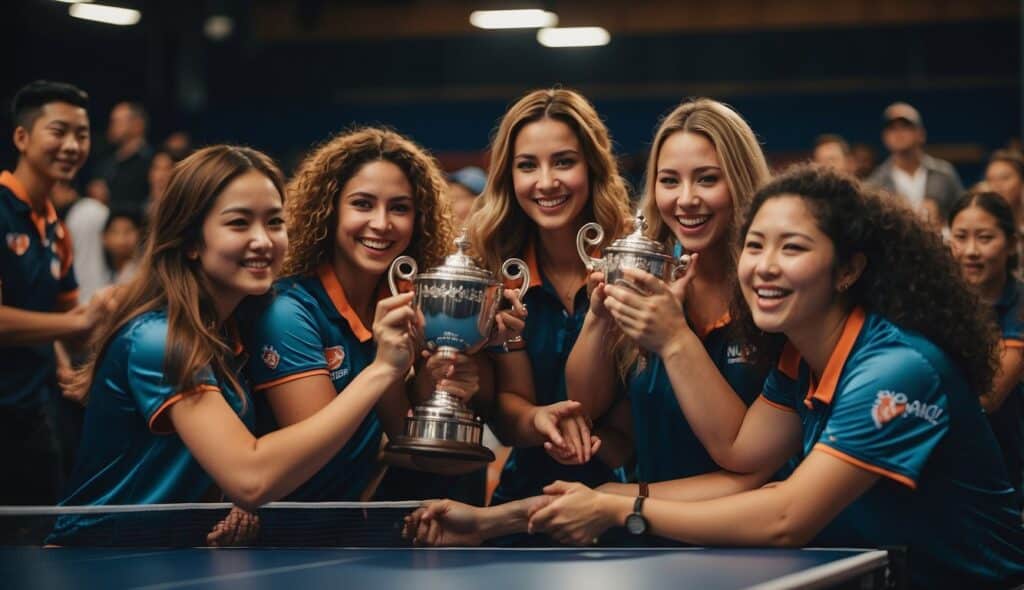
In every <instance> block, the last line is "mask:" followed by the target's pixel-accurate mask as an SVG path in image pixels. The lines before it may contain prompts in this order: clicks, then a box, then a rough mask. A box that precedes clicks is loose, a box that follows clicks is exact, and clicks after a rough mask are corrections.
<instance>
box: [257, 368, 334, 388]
mask: <svg viewBox="0 0 1024 590" xmlns="http://www.w3.org/2000/svg"><path fill="white" fill-rule="evenodd" d="M314 375H327V376H328V377H330V376H331V373H330V372H329V371H328V370H327V369H313V370H312V371H303V372H301V373H293V374H291V375H285V376H284V377H279V378H277V379H274V380H273V381H267V382H266V383H260V384H259V385H257V386H255V387H253V388H252V390H253V391H265V390H267V389H270V388H271V387H275V386H277V385H281V384H282V383H289V382H291V381H298V380H299V379H305V378H306V377H312V376H314Z"/></svg>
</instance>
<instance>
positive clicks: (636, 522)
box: [626, 512, 647, 535]
mask: <svg viewBox="0 0 1024 590" xmlns="http://www.w3.org/2000/svg"><path fill="white" fill-rule="evenodd" d="M626 530H627V531H629V532H630V534H633V535H642V534H644V533H645V532H647V521H646V520H645V519H644V517H643V516H641V515H639V514H637V513H635V512H634V513H633V514H630V515H629V516H627V517H626Z"/></svg>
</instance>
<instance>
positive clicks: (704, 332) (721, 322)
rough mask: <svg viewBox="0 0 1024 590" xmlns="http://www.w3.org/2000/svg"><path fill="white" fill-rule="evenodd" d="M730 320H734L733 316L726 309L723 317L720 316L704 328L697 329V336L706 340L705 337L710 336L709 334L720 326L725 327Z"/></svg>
mask: <svg viewBox="0 0 1024 590" xmlns="http://www.w3.org/2000/svg"><path fill="white" fill-rule="evenodd" d="M730 322H732V316H731V315H729V312H728V311H726V312H725V313H723V314H722V317H720V318H718V319H717V320H715V321H714V322H711V323H710V324H708V325H706V326H704V327H703V328H698V329H697V330H696V332H697V337H698V338H700V339H701V340H704V339H705V338H707V337H708V334H710V333H712V332H714V331H715V330H717V329H719V328H724V327H725V326H728V325H729V323H730Z"/></svg>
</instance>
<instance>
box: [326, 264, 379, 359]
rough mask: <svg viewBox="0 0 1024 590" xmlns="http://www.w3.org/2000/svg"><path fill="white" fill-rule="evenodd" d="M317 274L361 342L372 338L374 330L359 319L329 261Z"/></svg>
mask: <svg viewBox="0 0 1024 590" xmlns="http://www.w3.org/2000/svg"><path fill="white" fill-rule="evenodd" d="M317 276H318V277H319V278H320V284H322V285H323V286H324V291H326V292H327V296H328V297H330V298H331V303H333V304H334V308H335V309H336V310H338V313H340V314H341V317H343V318H345V320H346V321H347V322H348V325H349V327H350V328H352V333H354V334H355V335H356V338H358V339H359V341H360V342H366V341H368V340H370V339H372V338H373V332H371V331H370V330H367V329H366V326H364V325H363V320H361V319H359V314H357V313H356V310H354V309H352V305H351V304H350V303H349V302H348V296H346V295H345V288H344V287H342V286H341V282H340V281H339V280H338V276H337V275H335V274H334V268H333V267H332V266H331V265H330V264H328V263H324V264H321V265H320V268H318V269H317Z"/></svg>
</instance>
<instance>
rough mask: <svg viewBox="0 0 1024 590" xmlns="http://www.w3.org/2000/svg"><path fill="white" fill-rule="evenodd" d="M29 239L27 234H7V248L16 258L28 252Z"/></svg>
mask: <svg viewBox="0 0 1024 590" xmlns="http://www.w3.org/2000/svg"><path fill="white" fill-rule="evenodd" d="M28 246H29V239H28V234H15V233H10V234H7V247H8V248H10V249H11V252H14V254H15V255H16V256H21V255H22V254H24V253H25V252H28Z"/></svg>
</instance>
